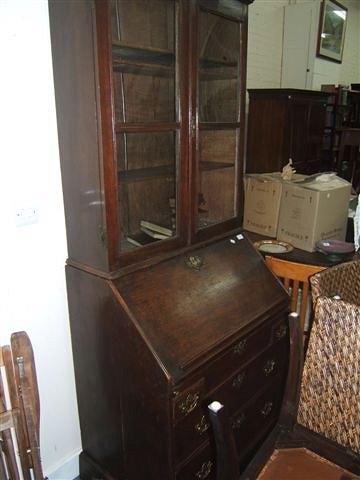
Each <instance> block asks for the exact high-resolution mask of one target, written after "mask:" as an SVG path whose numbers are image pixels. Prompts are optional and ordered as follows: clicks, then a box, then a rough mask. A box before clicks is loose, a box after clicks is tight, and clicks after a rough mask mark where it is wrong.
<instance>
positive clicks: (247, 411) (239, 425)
mask: <svg viewBox="0 0 360 480" xmlns="http://www.w3.org/2000/svg"><path fill="white" fill-rule="evenodd" d="M282 393H283V382H282V378H281V376H278V377H277V378H276V379H275V381H274V384H273V385H272V386H271V387H270V388H265V390H263V392H262V393H260V395H258V396H256V397H255V398H254V399H252V400H251V401H250V402H249V403H247V404H246V405H245V406H244V408H243V409H240V410H239V411H238V412H236V413H235V414H234V415H233V416H232V417H231V425H232V429H233V432H234V437H235V442H236V445H237V448H238V450H239V452H244V451H245V449H246V448H247V446H248V445H249V444H253V443H254V441H256V439H258V438H259V439H260V438H261V437H262V436H263V435H264V433H265V432H266V430H267V429H268V428H269V427H270V426H271V425H272V424H273V423H274V421H275V420H276V418H277V416H278V414H279V410H280V407H281V401H282Z"/></svg>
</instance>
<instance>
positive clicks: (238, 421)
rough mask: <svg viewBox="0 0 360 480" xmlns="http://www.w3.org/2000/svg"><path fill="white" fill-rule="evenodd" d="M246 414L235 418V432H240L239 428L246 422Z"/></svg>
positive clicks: (233, 425)
mask: <svg viewBox="0 0 360 480" xmlns="http://www.w3.org/2000/svg"><path fill="white" fill-rule="evenodd" d="M245 418H246V417H245V414H244V413H242V414H241V415H239V416H238V417H237V418H235V420H234V421H233V422H232V425H231V427H232V429H233V430H239V428H240V427H241V425H242V424H243V423H244V422H245Z"/></svg>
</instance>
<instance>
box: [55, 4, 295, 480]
mask: <svg viewBox="0 0 360 480" xmlns="http://www.w3.org/2000/svg"><path fill="white" fill-rule="evenodd" d="M248 3H250V2H249V1H245V0H242V1H238V0H236V1H233V0H223V1H221V2H218V1H217V0H166V1H165V0H151V1H150V0H131V1H130V0H112V1H107V0H99V1H91V0H77V1H76V2H72V1H60V0H51V1H50V2H49V12H50V26H51V38H52V50H53V65H54V80H55V90H56V106H57V117H58V131H59V145H60V155H61V170H62V180H63V190H64V203H65V216H66V227H67V239H68V251H69V259H68V261H67V267H66V276H67V287H68V300H69V312H70V324H71V336H72V346H73V355H74V365H75V376H76V387H77V396H78V404H79V415H80V425H81V436H82V445H83V452H82V454H81V457H80V460H81V461H80V473H81V478H82V479H84V480H86V479H89V480H90V479H94V478H102V479H107V480H110V479H121V480H125V479H128V480H143V479H145V478H146V479H147V480H155V479H156V480H175V479H177V480H190V479H196V480H197V479H200V480H201V479H205V478H207V479H211V478H215V477H214V475H215V468H216V466H215V455H214V443H213V438H212V432H211V429H210V427H209V422H208V418H207V410H206V406H207V404H208V403H209V402H210V401H212V400H215V399H217V400H219V401H221V402H223V403H224V404H226V405H227V406H228V409H229V411H230V412H231V416H232V421H233V427H234V429H235V430H236V438H237V442H238V444H239V446H240V445H244V444H245V445H246V449H245V451H244V448H243V447H242V449H241V450H242V451H244V454H243V455H242V456H241V458H240V459H239V461H240V462H241V463H242V464H245V463H246V462H247V461H248V460H249V458H250V457H251V455H252V454H253V453H254V451H255V449H256V447H257V445H258V443H259V441H261V439H262V438H264V436H265V435H266V433H267V432H268V431H269V429H270V428H271V426H272V425H273V424H274V422H275V420H276V418H277V416H278V412H279V405H280V401H281V398H282V392H283V387H284V379H285V376H286V371H287V358H288V342H287V339H288V335H287V329H286V314H287V308H288V297H287V295H286V293H285V291H284V290H283V288H282V287H281V285H280V284H279V283H278V282H277V281H276V280H275V279H274V277H273V275H272V274H271V273H270V272H269V271H268V269H267V268H266V266H265V265H264V262H263V260H262V257H261V256H260V255H259V254H258V253H257V252H256V251H255V250H254V248H253V246H252V244H251V243H250V242H249V241H248V240H247V238H246V237H244V236H243V235H242V234H241V230H240V229H239V227H240V225H241V216H242V201H241V198H242V159H243V145H244V138H243V136H244V93H245V83H244V82H245V64H246V62H245V60H246V37H247V34H246V32H247V8H248V7H247V4H248Z"/></svg>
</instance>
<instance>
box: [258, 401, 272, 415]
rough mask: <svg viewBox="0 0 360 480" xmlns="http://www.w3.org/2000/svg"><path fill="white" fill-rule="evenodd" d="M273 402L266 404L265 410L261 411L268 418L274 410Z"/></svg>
mask: <svg viewBox="0 0 360 480" xmlns="http://www.w3.org/2000/svg"><path fill="white" fill-rule="evenodd" d="M273 405H274V404H273V402H266V403H265V405H264V406H263V408H262V409H261V415H262V416H263V417H267V416H268V415H269V413H270V412H271V410H272V408H273Z"/></svg>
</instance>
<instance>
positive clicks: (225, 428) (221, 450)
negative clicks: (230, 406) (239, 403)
mask: <svg viewBox="0 0 360 480" xmlns="http://www.w3.org/2000/svg"><path fill="white" fill-rule="evenodd" d="M208 411H209V416H210V422H211V425H212V429H213V433H214V437H215V443H216V451H217V455H216V460H217V476H216V478H219V479H220V478H221V479H222V480H236V479H238V478H239V477H240V472H239V464H238V458H237V452H236V446H235V440H234V435H233V433H232V431H231V425H230V422H229V419H228V416H227V413H226V410H225V408H224V406H223V405H221V403H219V402H212V403H211V404H210V405H209V406H208Z"/></svg>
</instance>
